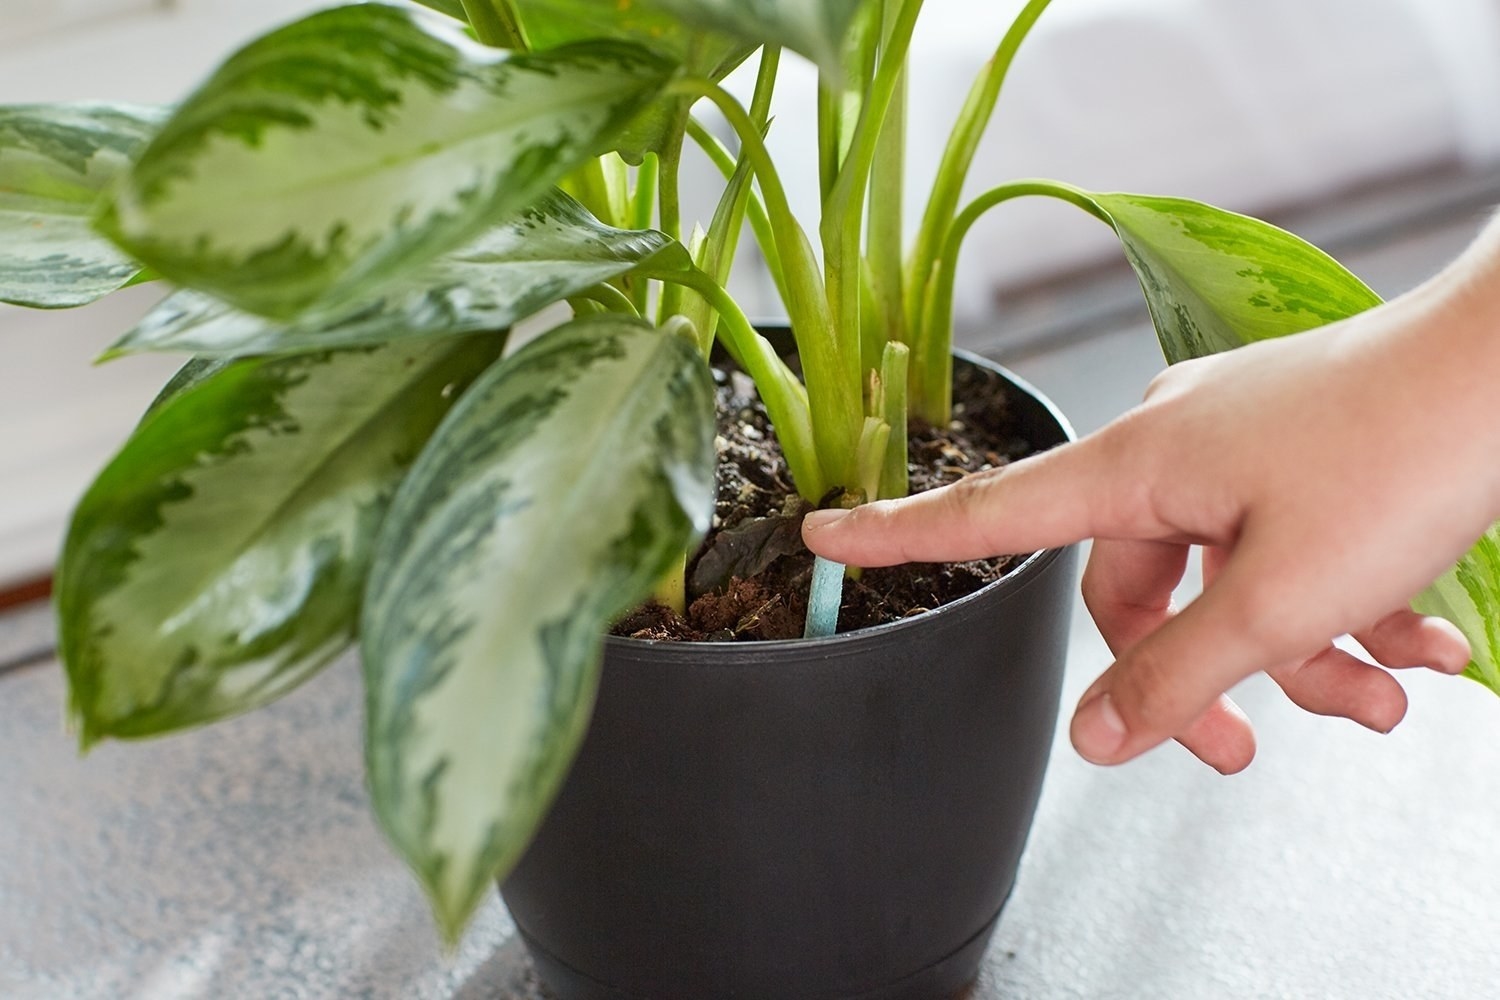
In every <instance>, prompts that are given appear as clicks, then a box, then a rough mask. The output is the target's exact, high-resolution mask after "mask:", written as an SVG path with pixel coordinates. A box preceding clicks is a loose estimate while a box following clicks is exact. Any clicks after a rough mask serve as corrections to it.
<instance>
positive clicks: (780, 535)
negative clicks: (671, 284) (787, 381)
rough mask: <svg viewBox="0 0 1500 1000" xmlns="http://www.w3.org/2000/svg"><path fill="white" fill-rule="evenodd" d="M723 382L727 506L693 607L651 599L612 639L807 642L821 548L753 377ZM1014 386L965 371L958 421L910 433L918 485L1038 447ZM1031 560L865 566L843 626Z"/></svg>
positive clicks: (920, 608) (692, 583)
mask: <svg viewBox="0 0 1500 1000" xmlns="http://www.w3.org/2000/svg"><path fill="white" fill-rule="evenodd" d="M714 379H715V382H716V383H717V387H718V437H717V439H716V441H715V444H716V446H717V448H718V452H719V467H718V504H717V507H716V510H715V513H714V520H713V527H712V529H711V530H710V531H709V534H708V537H707V538H706V539H705V540H704V542H703V545H702V546H701V547H700V548H699V549H698V551H697V552H696V553H694V555H693V556H692V557H691V558H690V559H689V560H688V576H687V578H688V597H689V601H690V603H689V606H688V610H687V614H686V615H685V616H684V615H679V614H677V613H676V612H674V611H672V610H671V609H669V608H666V607H663V606H662V605H660V604H656V603H650V604H647V605H645V606H644V607H641V608H638V609H636V610H635V611H633V612H631V613H630V614H628V615H626V616H625V618H623V619H622V620H621V621H620V622H619V623H617V624H616V625H615V627H614V628H613V629H612V630H611V634H613V635H617V636H628V637H631V638H636V639H654V640H659V641H676V642H763V641H768V640H773V639H796V638H801V636H802V630H803V625H804V623H805V622H806V618H807V592H808V586H809V584H810V582H811V579H812V565H813V557H812V553H810V552H808V551H807V549H806V548H805V547H804V546H803V545H802V537H801V522H802V517H803V515H805V514H806V513H807V511H809V510H811V509H812V507H811V506H810V505H808V504H807V503H805V502H804V501H803V500H802V499H801V498H800V497H798V496H797V494H796V492H795V490H794V489H793V488H792V479H791V476H790V474H789V473H788V471H787V465H786V459H785V458H784V457H783V455H782V453H781V446H780V445H779V444H778V443H777V441H776V436H775V434H774V433H773V432H772V430H771V422H770V419H769V418H768V417H767V416H766V411H765V409H764V407H762V406H761V403H760V399H759V397H758V396H757V394H756V392H755V387H754V385H753V384H752V383H751V381H750V379H749V378H748V377H747V376H745V375H744V374H743V373H741V372H738V371H732V370H722V369H715V371H714ZM1009 391H1010V390H1009V386H1008V385H1007V384H1006V382H1005V381H1004V380H1003V379H1002V378H1000V376H999V375H997V374H995V373H994V372H990V371H987V370H985V369H981V368H976V367H974V366H972V365H959V366H956V370H955V373H954V399H955V401H956V402H955V404H954V408H953V411H954V412H953V420H952V422H950V423H949V425H948V426H947V427H933V426H931V425H930V424H924V423H918V422H914V423H913V424H912V425H911V427H910V428H909V429H908V435H909V440H908V448H907V462H908V472H909V474H910V479H911V490H912V492H913V493H920V492H923V491H925V490H929V489H935V488H937V487H939V486H945V485H947V484H948V483H953V482H957V481H958V480H959V479H962V478H963V477H964V476H967V475H972V474H973V473H976V472H983V471H986V470H988V469H995V468H999V467H1001V466H1004V465H1006V464H1008V463H1010V462H1012V461H1015V460H1016V459H1019V458H1023V457H1025V456H1026V455H1028V454H1030V453H1031V451H1032V448H1031V445H1030V444H1029V443H1028V442H1026V441H1025V440H1023V439H1021V438H1020V437H1018V436H1017V435H1016V434H1015V433H1014V431H1013V430H1012V429H1010V428H1011V421H1010V419H1009V416H1008V412H1007V396H1006V393H1007V392H1009ZM1021 558H1022V557H1015V556H1009V557H1002V558H999V559H983V560H978V561H975V562H966V563H943V564H911V565H907V566H892V567H889V568H885V569H870V570H864V571H863V572H860V573H859V574H857V576H854V577H851V578H850V579H848V580H846V581H845V583H844V604H843V608H842V610H841V611H840V613H839V631H840V632H851V631H853V630H855V629H861V628H866V627H869V626H872V625H881V624H885V623H887V622H893V621H897V620H899V619H902V618H906V617H909V616H911V615H916V614H921V613H922V612H924V611H930V610H932V609H934V608H938V607H941V606H942V605H944V604H948V603H950V602H952V601H956V600H958V599H960V598H962V597H967V596H968V595H969V594H972V593H974V592H975V591H977V590H979V589H981V588H983V587H984V586H986V585H987V584H990V583H993V582H994V581H996V580H998V579H1000V578H1001V577H1002V576H1004V575H1005V573H1006V571H1007V570H1008V569H1010V568H1011V567H1012V566H1013V565H1015V564H1016V563H1018V562H1019V561H1020V559H1021Z"/></svg>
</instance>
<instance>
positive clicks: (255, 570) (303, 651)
mask: <svg viewBox="0 0 1500 1000" xmlns="http://www.w3.org/2000/svg"><path fill="white" fill-rule="evenodd" d="M502 343H503V338H501V337H494V336H480V337H473V338H468V339H464V340H445V341H439V342H434V343H421V344H416V345H396V346H392V347H386V348H379V349H366V350H362V351H350V352H340V353H326V354H318V355H304V356H301V357H297V358H292V359H280V360H273V361H241V362H235V363H229V364H226V363H206V364H205V363H194V364H193V365H190V366H189V368H188V369H187V370H186V371H185V372H184V373H183V375H182V376H181V377H180V378H178V379H175V380H174V381H173V382H172V383H171V384H170V385H169V387H168V389H167V390H166V391H165V392H164V393H163V394H162V397H161V399H160V400H158V402H157V404H156V405H155V406H154V407H153V408H152V410H151V411H150V412H149V413H148V414H147V416H146V418H145V419H144V420H143V421H142V423H141V425H140V427H139V428H137V429H136V431H135V433H134V435H133V436H132V437H131V438H130V440H129V441H128V442H127V443H126V445H125V447H124V449H123V450H122V451H121V452H120V454H119V455H118V456H117V457H116V458H115V459H114V461H113V462H111V463H110V465H109V466H108V468H106V469H105V470H104V472H103V473H102V474H101V475H100V476H99V478H98V480H97V481H96V482H95V483H94V485H93V487H92V488H91V489H90V490H89V492H88V494H87V495H86V496H85V497H84V499H83V501H82V503H81V504H80V506H79V508H78V510H77V512H76V513H75V514H74V516H73V524H72V529H71V531H70V533H69V536H68V542H67V546H66V548H65V550H64V553H63V558H62V565H61V567H60V569H59V574H58V597H57V601H58V611H59V614H60V616H61V651H62V657H63V661H64V663H65V664H66V665H67V670H68V677H69V680H70V682H71V687H72V708H73V713H74V715H75V716H76V718H77V720H78V722H79V724H80V727H81V738H82V741H83V743H84V745H85V746H87V745H89V744H92V743H94V742H96V741H97V740H99V739H101V738H103V737H106V736H117V737H127V738H128V737H142V736H151V735H155V734H158V733H163V732H168V731H171V730H176V729H181V728H184V727H187V726H193V725H197V724H200V723H204V722H209V721H211V720H214V719H218V718H222V717H224V716H228V715H232V714H235V713H238V712H241V711H245V710H247V709H251V708H255V707H257V706H259V705H263V704H265V703H267V702H269V701H271V700H273V699H275V698H277V697H279V696H280V695H282V694H284V693H286V692H287V691H288V690H290V689H291V688H293V687H295V686H296V685H297V684H299V683H300V682H302V681H303V680H305V679H306V678H307V677H309V676H311V675H312V673H314V672H315V671H316V670H317V669H318V668H319V667H321V666H322V665H323V664H325V663H326V662H327V661H328V660H329V659H330V658H331V657H332V656H334V655H335V654H336V653H338V652H339V651H340V650H342V649H344V648H345V647H347V646H348V644H349V643H350V642H351V641H352V639H353V635H354V627H355V623H356V621H357V618H358V609H359V604H360V600H361V598H362V596H363V589H364V582H365V576H366V573H367V570H368V567H369V563H370V558H371V552H372V550H373V548H374V543H375V537H376V534H377V531H378V528H379V526H380V523H381V520H382V518H383V517H384V514H385V511H386V509H387V508H388V506H389V504H390V500H391V497H392V496H393V495H394V494H395V491H396V486H397V485H398V483H399V482H400V480H401V478H402V477H403V475H404V474H405V471H406V470H407V468H409V466H410V465H411V463H412V461H413V460H414V459H415V458H416V455H417V453H418V452H419V451H420V450H421V448H422V446H423V444H424V443H425V442H426V440H427V438H428V436H429V435H430V434H431V433H432V431H433V429H434V428H435V427H436V426H437V424H438V421H439V420H440V419H441V418H442V416H443V415H444V414H445V413H446V412H447V411H448V409H449V408H450V407H451V406H452V404H453V402H454V400H455V398H456V397H457V396H458V395H459V393H460V392H461V391H462V390H463V389H464V387H465V386H466V385H467V384H468V383H470V382H471V381H472V380H473V379H474V378H475V377H477V376H478V375H479V374H480V373H481V372H482V371H483V370H484V369H485V368H486V367H487V366H488V365H490V364H492V363H493V362H494V360H495V359H496V358H497V356H498V355H499V352H500V350H501V346H502Z"/></svg>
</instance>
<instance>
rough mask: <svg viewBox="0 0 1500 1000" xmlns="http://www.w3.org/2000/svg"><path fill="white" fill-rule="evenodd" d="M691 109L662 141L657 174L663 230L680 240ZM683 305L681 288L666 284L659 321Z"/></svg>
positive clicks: (675, 312)
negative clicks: (684, 159)
mask: <svg viewBox="0 0 1500 1000" xmlns="http://www.w3.org/2000/svg"><path fill="white" fill-rule="evenodd" d="M688 110H689V109H688V108H687V107H684V108H683V110H682V120H683V127H682V128H676V127H674V128H673V129H672V133H671V135H670V137H669V138H668V139H667V141H666V142H665V143H664V144H663V145H662V149H661V153H660V168H659V169H658V171H657V177H656V189H657V200H656V210H657V213H658V214H659V215H660V217H661V231H662V232H664V233H666V234H667V235H668V236H670V237H672V239H674V240H677V241H679V242H681V240H682V197H681V188H680V186H679V184H680V178H681V174H682V139H683V132H684V129H685V128H686V125H687V116H688ZM681 309H682V292H681V288H680V287H679V286H676V285H668V286H666V287H665V288H663V289H662V293H661V308H660V311H659V316H658V319H659V321H660V322H666V321H667V320H668V319H670V318H671V317H673V316H675V315H677V313H678V312H680V311H681Z"/></svg>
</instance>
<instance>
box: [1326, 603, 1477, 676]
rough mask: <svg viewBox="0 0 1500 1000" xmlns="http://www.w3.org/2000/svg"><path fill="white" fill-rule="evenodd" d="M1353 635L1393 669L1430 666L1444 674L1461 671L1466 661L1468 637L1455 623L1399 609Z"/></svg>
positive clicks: (1468, 650) (1467, 661)
mask: <svg viewBox="0 0 1500 1000" xmlns="http://www.w3.org/2000/svg"><path fill="white" fill-rule="evenodd" d="M1354 638H1355V639H1356V640H1357V641H1358V642H1359V644H1360V645H1361V646H1363V647H1364V648H1365V650H1366V651H1367V652H1368V653H1369V654H1370V655H1371V656H1373V657H1374V658H1375V659H1377V660H1379V661H1380V663H1381V664H1382V665H1384V666H1387V667H1391V668H1394V669H1403V668H1407V667H1431V668H1432V669H1433V670H1437V671H1439V672H1441V673H1445V674H1461V673H1463V672H1464V669H1465V668H1466V667H1468V665H1469V659H1470V657H1471V656H1472V651H1471V650H1470V649H1469V640H1468V639H1467V638H1465V637H1464V634H1463V633H1462V632H1460V631H1459V629H1458V626H1456V625H1454V624H1453V623H1452V622H1448V621H1444V620H1443V619H1441V618H1429V617H1427V616H1425V615H1419V614H1417V613H1416V612H1415V611H1410V610H1406V609H1402V610H1400V611H1395V612H1392V613H1391V614H1388V615H1386V616H1385V617H1384V618H1382V619H1380V621H1378V622H1376V623H1375V624H1374V625H1372V626H1371V627H1370V628H1367V629H1364V630H1362V631H1359V632H1356V633H1354Z"/></svg>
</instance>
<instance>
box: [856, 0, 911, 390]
mask: <svg viewBox="0 0 1500 1000" xmlns="http://www.w3.org/2000/svg"><path fill="white" fill-rule="evenodd" d="M899 13H900V5H899V3H898V0H885V3H884V14H885V26H884V31H885V33H887V34H889V33H890V32H893V31H895V30H896V28H897V23H896V20H897V15H898V14H899ZM907 91H908V87H907V74H906V73H905V72H903V73H902V74H901V77H900V79H899V80H898V81H897V83H896V94H895V97H894V98H893V99H892V101H891V108H890V111H889V112H888V113H887V114H886V119H885V127H884V128H883V129H881V130H880V141H879V143H878V144H877V145H876V148H875V166H874V169H873V172H872V173H871V176H870V206H869V216H870V218H869V227H870V234H869V238H868V247H867V251H866V253H867V258H868V260H869V275H870V284H871V286H872V291H873V293H874V298H875V301H876V303H877V305H878V306H879V309H880V319H881V321H882V324H883V326H884V334H885V337H884V339H885V340H887V341H892V340H899V341H903V342H904V341H905V340H906V336H907V335H906V305H905V293H904V286H905V282H906V274H905V262H904V260H903V259H902V251H903V243H902V240H903V236H904V234H903V220H904V215H905V204H906V105H907ZM878 363H879V357H878V356H876V357H874V358H871V357H868V356H867V357H866V358H865V366H866V367H872V366H873V365H875V364H878Z"/></svg>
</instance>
